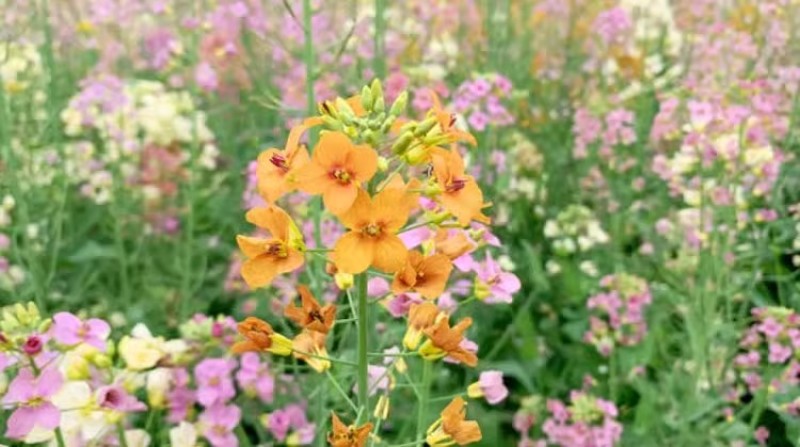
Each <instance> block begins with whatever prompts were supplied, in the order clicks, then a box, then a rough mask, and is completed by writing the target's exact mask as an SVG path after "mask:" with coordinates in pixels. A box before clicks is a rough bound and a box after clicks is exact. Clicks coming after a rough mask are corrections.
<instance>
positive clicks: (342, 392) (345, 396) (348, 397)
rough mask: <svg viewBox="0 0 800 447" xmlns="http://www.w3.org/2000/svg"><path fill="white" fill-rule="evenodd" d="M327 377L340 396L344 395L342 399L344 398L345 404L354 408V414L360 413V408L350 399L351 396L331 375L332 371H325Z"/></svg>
mask: <svg viewBox="0 0 800 447" xmlns="http://www.w3.org/2000/svg"><path fill="white" fill-rule="evenodd" d="M325 375H326V376H327V377H328V379H329V380H330V382H331V383H332V384H333V387H334V388H335V389H336V391H338V392H339V394H341V395H342V397H343V398H344V400H345V402H347V404H348V405H350V408H352V409H353V411H354V412H356V413H358V406H357V405H356V404H355V403H354V402H353V400H352V399H350V396H348V395H347V392H346V391H345V390H344V388H342V385H341V384H340V383H339V382H338V381H337V380H336V378H335V377H333V374H331V372H330V370H327V369H326V370H325Z"/></svg>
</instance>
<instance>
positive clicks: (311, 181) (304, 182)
mask: <svg viewBox="0 0 800 447" xmlns="http://www.w3.org/2000/svg"><path fill="white" fill-rule="evenodd" d="M295 181H296V182H297V187H298V188H300V190H301V191H303V192H307V193H309V194H322V193H323V192H324V191H325V190H326V189H328V187H329V186H330V185H332V184H333V183H334V182H333V181H331V179H330V177H329V176H328V170H327V169H325V167H323V166H322V165H321V164H319V163H318V162H316V161H311V162H308V163H307V164H305V165H304V166H303V167H301V168H298V170H297V174H296V175H295Z"/></svg>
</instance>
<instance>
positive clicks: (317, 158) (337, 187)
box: [297, 132, 378, 214]
mask: <svg viewBox="0 0 800 447" xmlns="http://www.w3.org/2000/svg"><path fill="white" fill-rule="evenodd" d="M377 169H378V154H377V153H376V152H375V151H374V150H373V149H372V148H371V147H369V146H366V145H358V146H356V145H354V144H353V143H352V142H351V141H350V139H349V138H347V136H346V135H345V134H343V133H341V132H325V133H323V134H322V136H321V137H320V141H319V144H318V145H317V147H316V148H315V149H314V154H313V155H312V157H311V161H310V162H309V163H308V164H306V165H305V166H304V167H303V168H301V169H300V170H299V172H298V174H297V178H298V182H299V184H298V187H299V188H300V189H301V190H303V191H305V192H307V193H309V194H322V201H323V202H324V203H325V208H327V209H328V211H330V212H332V213H333V214H341V213H344V212H345V211H347V210H348V209H349V208H350V206H351V205H352V204H353V202H354V201H355V200H356V197H357V195H358V190H359V189H360V186H361V183H363V182H366V181H369V180H370V179H371V178H372V176H373V175H375V171H377Z"/></svg>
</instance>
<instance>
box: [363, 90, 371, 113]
mask: <svg viewBox="0 0 800 447" xmlns="http://www.w3.org/2000/svg"><path fill="white" fill-rule="evenodd" d="M361 106H362V107H364V110H366V111H370V110H371V109H372V91H371V90H370V89H369V86H368V85H365V86H364V88H362V89H361Z"/></svg>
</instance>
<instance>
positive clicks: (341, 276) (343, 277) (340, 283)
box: [333, 273, 354, 290]
mask: <svg viewBox="0 0 800 447" xmlns="http://www.w3.org/2000/svg"><path fill="white" fill-rule="evenodd" d="M333 279H334V281H336V287H338V288H339V290H347V289H349V288H351V287H353V284H354V278H353V275H352V274H350V273H337V274H336V275H334V277H333Z"/></svg>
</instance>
